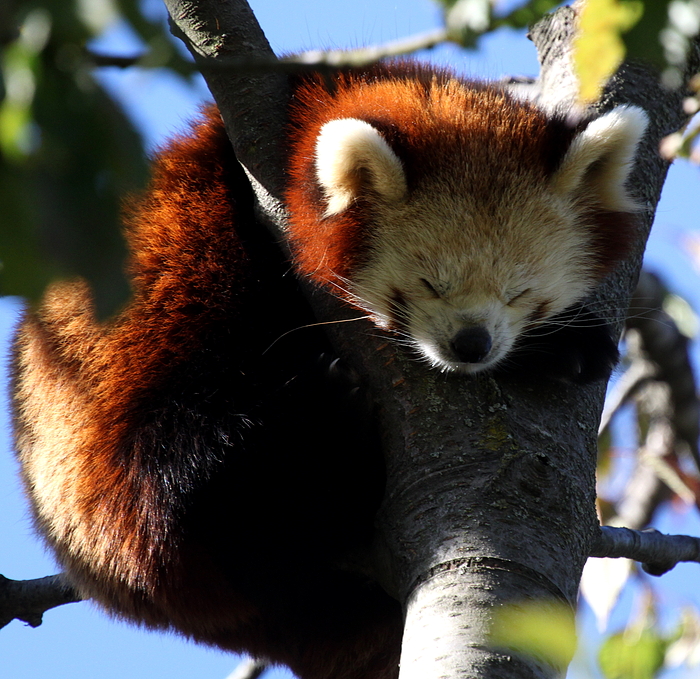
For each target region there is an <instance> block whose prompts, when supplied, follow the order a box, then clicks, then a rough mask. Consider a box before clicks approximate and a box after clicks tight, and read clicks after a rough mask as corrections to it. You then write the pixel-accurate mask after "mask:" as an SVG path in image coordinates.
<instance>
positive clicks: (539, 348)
mask: <svg viewBox="0 0 700 679" xmlns="http://www.w3.org/2000/svg"><path fill="white" fill-rule="evenodd" d="M290 110H291V113H290V128H289V129H290V163H289V169H290V181H289V191H288V195H287V201H288V207H289V209H290V226H289V237H290V241H291V244H292V250H293V264H294V266H295V268H296V270H297V272H298V273H299V274H300V275H302V276H305V277H309V278H311V279H312V280H313V281H315V282H316V283H317V284H319V285H322V286H327V287H329V288H330V289H331V290H333V291H335V292H336V294H339V295H340V296H341V297H343V298H344V299H346V300H347V301H348V302H350V303H351V304H353V305H355V306H357V307H359V308H361V309H364V310H366V311H367V312H368V313H369V314H370V316H371V317H372V318H373V319H374V320H375V322H376V323H377V325H379V326H380V327H383V328H386V329H389V330H396V331H398V332H400V333H403V334H405V335H409V336H411V338H412V341H413V344H414V347H415V349H416V351H417V352H418V354H419V355H422V356H423V357H424V358H426V360H429V361H430V362H431V363H433V364H434V365H436V366H437V367H439V368H440V369H443V370H456V371H460V372H470V371H471V372H473V371H475V370H477V369H480V368H481V367H485V368H494V367H495V368H501V367H503V365H506V366H508V365H510V366H511V367H512V366H516V367H517V366H518V358H517V357H518V356H520V357H521V359H520V367H524V368H528V367H529V366H531V364H532V362H533V360H534V359H533V360H531V359H532V356H535V357H537V356H539V355H540V353H542V352H544V355H546V356H548V358H547V362H548V363H549V364H550V367H551V368H552V370H553V372H554V373H555V376H557V377H568V378H572V379H581V380H586V379H596V378H598V377H601V376H604V375H605V374H606V373H607V372H608V371H609V369H610V365H611V362H612V361H613V360H614V358H615V355H616V350H615V346H614V343H613V342H612V340H611V338H610V333H609V330H608V329H607V328H606V327H604V326H601V325H600V323H598V322H597V321H596V320H595V319H594V320H591V322H590V323H589V327H588V328H584V329H583V330H581V329H580V328H578V327H577V328H575V329H572V328H570V327H569V326H567V325H557V318H558V316H557V315H558V314H561V313H562V312H565V311H566V309H567V308H568V307H570V306H571V304H573V303H580V301H581V300H582V299H583V298H584V297H585V295H586V294H587V293H588V292H589V290H590V289H591V288H592V286H593V285H594V284H595V283H596V282H597V281H599V280H600V279H601V277H602V276H603V275H604V274H605V273H606V272H607V271H609V270H610V268H611V267H612V266H613V265H614V264H615V262H616V261H618V260H619V258H620V257H621V256H622V254H623V253H624V252H625V250H626V245H627V242H628V240H629V239H630V237H631V227H630V225H629V219H626V218H625V217H626V216H627V215H626V214H625V213H627V212H629V211H630V210H632V209H633V205H632V204H631V201H629V199H627V197H626V194H625V193H624V190H623V188H622V184H623V183H624V179H625V178H626V169H624V170H615V168H612V169H610V168H609V167H607V166H606V162H607V163H608V164H610V163H612V164H613V165H615V167H623V166H624V167H625V168H626V167H627V166H628V165H629V162H630V160H631V157H632V154H633V152H634V145H635V144H636V140H637V139H638V137H639V135H640V134H641V130H643V122H640V120H641V119H640V116H636V118H635V116H634V115H632V117H633V118H635V120H633V121H632V124H631V126H632V127H635V125H636V127H635V129H634V130H633V131H632V132H628V133H627V136H626V137H625V135H624V134H622V133H620V132H619V130H618V129H617V127H620V125H622V123H619V119H620V118H624V115H621V114H618V117H617V118H615V119H614V120H612V121H610V120H609V121H608V124H607V126H605V125H603V126H602V127H601V129H600V130H599V129H598V128H596V129H595V130H594V132H593V133H588V132H587V130H589V129H590V128H592V127H593V126H594V125H595V124H596V121H594V122H593V123H591V124H590V125H589V126H588V127H586V126H581V127H580V128H578V129H574V128H569V127H567V126H566V125H565V124H564V123H563V122H562V121H560V120H556V119H551V118H548V117H547V116H545V115H544V114H542V113H541V112H539V111H537V109H535V108H534V107H532V106H530V105H528V104H520V103H518V102H516V101H513V100H511V99H510V98H509V97H508V96H507V95H506V94H504V93H503V92H501V91H500V90H498V89H494V88H490V87H487V86H484V85H474V84H470V83H465V82H462V81H459V80H456V79H454V78H452V77H451V76H449V75H446V74H444V73H442V72H437V73H433V72H432V71H429V70H427V69H420V68H417V67H414V66H401V67H377V68H373V69H369V70H367V71H364V72H361V73H357V74H354V75H351V74H345V75H341V76H338V78H337V80H336V81H335V83H334V85H333V86H332V88H330V89H328V88H327V85H326V84H324V81H323V80H322V79H318V80H317V79H315V78H313V77H312V78H308V79H306V80H303V81H302V82H301V83H300V84H299V85H298V86H297V87H296V89H295V95H294V99H293V102H292V107H291V109H290ZM627 110H628V111H630V110H631V111H634V109H627ZM624 122H625V121H624V120H623V123H624ZM618 123H619V124H618ZM616 125H617V127H616ZM628 126H629V125H628ZM599 127H600V126H599ZM601 130H602V131H601ZM587 134H588V137H586V135H587ZM616 134H617V138H616V136H615V135H616ZM622 137H624V139H623V140H622V141H620V139H621V138H622ZM610 138H612V139H613V141H612V142H611V141H610ZM596 144H597V145H598V146H599V147H602V148H603V151H602V152H601V153H597V154H596V153H595V152H594V151H593V150H591V147H592V146H595V145H596ZM623 147H624V148H623ZM621 148H622V150H620V149H621ZM609 158H612V160H611V161H610V160H609ZM605 172H607V174H605ZM601 173H602V174H601ZM603 175H604V177H603V179H605V182H603V181H602V180H601V179H600V177H601V176H603ZM610 185H613V186H612V188H610ZM469 187H471V189H470V188H469ZM542 187H545V188H544V189H543V188H542ZM605 187H608V188H605ZM608 189H609V193H610V195H609V196H608V195H607V194H606V191H608ZM523 190H532V191H533V192H534V195H533V197H532V198H531V201H530V203H528V199H526V198H525V197H522V198H521V199H519V200H520V203H522V204H523V205H524V206H525V207H524V208H522V210H525V212H527V211H528V209H529V214H528V215H526V217H527V218H528V219H530V220H533V219H534V220H535V221H533V222H532V227H531V228H523V227H522V222H521V221H518V220H513V219H512V218H511V217H509V216H508V214H509V213H508V208H507V205H506V203H507V202H508V201H513V200H515V198H516V197H517V195H518V193H519V192H521V191H523ZM455 192H462V193H464V192H468V193H470V196H471V197H470V198H469V199H468V201H467V202H466V203H465V202H459V200H461V198H460V199H459V200H456V199H455ZM552 196H554V198H553V197H552ZM520 203H518V205H516V206H515V207H514V208H511V212H512V211H513V209H515V210H518V211H521V208H520ZM528 204H529V205H530V208H528V207H527V206H528ZM475 215H476V218H478V220H481V221H482V223H483V224H486V226H484V227H483V228H484V229H485V230H487V231H489V230H490V231H491V232H493V231H494V229H495V230H496V231H497V232H498V233H497V234H496V236H497V237H495V238H494V234H493V233H490V234H488V233H487V234H484V233H481V232H480V231H479V228H478V226H476V225H475V219H476V218H475ZM494 215H495V217H494ZM552 215H554V217H553V218H552V220H553V221H552V223H553V224H554V226H553V227H552V229H551V233H548V231H547V228H548V226H547V223H544V224H542V223H540V222H539V221H537V220H539V219H543V220H545V221H546V219H548V218H550V217H552ZM612 216H615V217H616V225H615V227H614V228H613V227H612V226H611V223H612ZM455 219H456V220H457V224H456V225H455V224H454V223H453V222H454V221H455ZM494 219H496V220H497V222H494ZM518 219H519V218H518ZM397 220H398V221H397ZM421 220H423V222H421ZM478 220H477V221H478ZM489 220H490V221H489ZM421 223H423V224H425V228H424V229H423V231H425V233H421V226H420V224H421ZM528 223H529V222H528ZM404 225H405V226H406V237H405V239H404V244H405V247H404V245H401V243H402V240H401V239H402V236H401V230H402V228H403V226H404ZM462 225H463V226H464V229H462ZM441 229H443V231H441ZM518 229H519V230H518ZM499 230H500V231H499ZM552 234H553V235H552ZM127 238H128V241H129V246H130V249H131V252H132V260H131V265H130V269H131V274H132V278H133V288H134V295H133V300H132V301H131V303H130V304H129V306H128V307H127V308H126V309H125V310H124V311H123V312H122V313H121V314H119V315H118V316H117V317H116V318H115V319H114V320H112V321H110V322H108V323H105V324H100V323H98V322H96V321H95V320H94V317H93V312H92V307H91V303H90V300H89V295H88V293H87V291H86V289H85V287H84V286H83V285H82V284H79V283H73V284H62V285H58V286H55V287H54V288H53V289H52V290H50V291H49V293H48V294H47V296H46V299H45V301H44V303H43V305H42V306H41V308H40V309H39V310H38V311H37V312H36V313H35V314H28V315H27V317H26V318H25V320H24V322H23V324H22V325H21V327H20V330H19V332H18V336H17V340H16V344H15V350H14V352H15V381H14V404H15V432H16V447H17V451H18V455H19V459H20V462H21V464H22V470H23V478H24V481H25V485H26V488H27V493H28V495H29V497H30V499H31V502H32V506H33V510H34V515H35V519H36V525H37V527H38V530H39V531H40V532H41V533H42V534H43V535H44V537H45V539H46V540H47V542H48V544H49V545H50V546H51V547H52V548H53V550H54V551H55V553H56V555H57V557H58V559H59V561H60V563H61V564H62V566H63V567H64V568H65V569H66V572H67V573H68V574H69V576H70V577H71V578H72V580H73V581H74V583H75V585H76V587H77V588H78V589H79V591H80V592H81V593H82V594H83V596H85V597H91V598H94V599H95V600H96V601H98V602H99V603H100V604H101V605H103V606H104V607H105V608H106V609H108V610H109V611H111V612H113V613H114V614H115V615H118V616H120V617H124V618H127V619H129V620H132V621H135V622H137V623H141V624H145V625H147V626H151V627H156V628H163V629H166V628H168V629H173V630H176V631H178V632H180V633H182V634H184V635H186V636H188V637H191V638H193V639H195V640H197V641H200V642H203V643H207V644H214V645H217V646H219V647H221V648H224V649H230V650H234V651H239V652H247V653H250V654H252V655H256V656H260V657H263V658H266V659H268V660H270V661H273V662H277V663H284V664H287V665H288V666H289V667H291V668H292V670H293V671H295V672H296V673H297V674H298V675H299V676H300V677H302V679H391V678H392V677H395V676H396V675H397V673H398V657H399V650H400V640H401V635H402V615H401V609H400V606H399V604H398V602H396V601H395V600H394V599H392V598H391V597H390V596H388V595H387V594H386V593H385V592H384V591H383V590H382V589H381V588H380V586H379V585H378V583H377V582H375V581H374V580H372V579H371V577H369V576H368V575H366V574H364V573H363V568H362V567H361V566H360V565H359V564H361V563H362V558H363V554H364V553H365V550H367V549H368V548H369V546H370V544H371V541H372V537H373V522H374V515H375V513H376V511H377V509H378V507H379V504H380V502H381V499H382V492H383V486H384V471H383V461H382V457H381V446H380V437H379V434H378V432H377V431H376V429H375V425H374V424H373V422H372V421H371V419H372V418H368V417H367V413H366V412H364V408H360V407H357V406H355V405H353V403H352V402H351V401H349V400H348V399H347V398H346V396H345V394H344V393H343V389H342V388H338V387H336V386H334V385H333V384H332V383H330V382H329V380H328V378H327V375H326V371H325V370H323V369H322V368H320V367H319V366H318V357H319V356H320V355H321V354H323V353H327V352H328V351H329V347H328V345H327V342H326V340H325V337H324V335H323V333H322V331H320V330H319V329H318V328H306V329H303V330H298V331H297V332H292V333H289V334H285V333H288V331H289V330H293V329H295V328H299V327H300V326H303V325H305V324H307V323H309V322H312V320H313V319H312V317H311V315H310V312H309V310H308V308H307V306H306V303H305V302H304V300H303V297H302V295H301V294H300V292H299V290H298V288H297V283H296V279H295V278H294V277H293V276H292V275H291V274H290V273H289V266H288V264H287V263H286V262H285V261H284V260H283V258H282V256H281V255H280V254H279V253H278V250H277V247H276V245H275V244H274V242H272V239H271V238H269V237H268V236H267V235H266V234H265V232H264V229H263V228H262V227H261V226H260V225H258V224H256V222H255V219H254V216H253V206H252V198H251V194H250V191H249V188H248V186H247V182H246V179H245V175H244V173H243V172H242V170H241V168H240V167H239V165H238V163H237V161H236V159H235V157H234V155H233V151H232V150H231V148H230V146H229V144H228V141H227V139H226V135H225V132H224V129H223V125H222V123H221V121H220V119H219V117H218V114H216V113H215V112H209V113H208V114H207V117H206V119H205V120H204V121H203V122H200V123H199V124H198V125H197V126H195V127H194V128H193V132H192V136H191V137H188V138H181V139H177V140H175V141H173V142H172V143H171V144H170V145H169V146H168V147H167V148H166V149H165V150H164V151H162V152H161V153H160V154H159V156H158V158H157V159H156V162H155V165H154V178H153V181H152V185H151V187H150V190H149V193H148V195H147V196H146V197H145V198H143V199H142V200H141V201H140V202H139V203H138V204H136V205H135V207H134V209H133V210H132V212H131V214H130V217H129V219H128V228H127ZM571 239H573V240H574V241H575V242H574V246H575V247H573V248H571V247H569V245H570V243H569V242H568V241H570V240H571ZM552 243H554V245H552ZM445 248H447V250H445ZM538 248H539V251H538ZM548 248H553V249H554V254H555V256H556V257H558V258H560V259H561V258H562V257H569V260H570V261H567V262H565V264H566V266H569V274H568V277H567V273H566V270H565V269H564V268H561V267H560V265H559V263H557V262H554V263H552V264H548V262H550V260H549V259H548V256H549V255H548V254H547V252H546V250H547V249H548ZM480 253H481V254H480ZM404 254H405V255H406V257H404ZM538 256H539V258H540V259H542V260H544V264H543V265H542V263H541V262H537V261H536V260H537V258H538ZM480 258H481V260H485V261H483V262H482V261H480ZM499 258H505V260H506V261H504V262H501V261H500V260H499ZM460 262H461V263H460ZM465 263H466V266H467V269H465V268H464V266H465ZM538 266H539V268H538ZM547 266H552V267H554V268H555V269H556V275H555V276H554V279H555V280H553V281H550V280H540V279H547ZM484 267H486V268H484ZM487 269H488V270H489V271H491V273H489V274H488V275H486V274H485V273H484V271H486V270H487ZM511 270H514V271H516V272H517V280H515V279H512V278H513V276H512V271H511ZM493 271H495V273H493ZM504 272H508V273H504ZM543 272H544V273H543ZM479 276H481V278H482V279H483V280H481V279H478V277H479ZM499 276H502V277H503V276H505V278H506V280H504V281H502V282H501V283H502V284H499V281H498V277H499ZM463 277H464V278H465V279H468V280H469V281H470V284H473V285H474V287H473V289H474V291H475V292H474V294H473V295H472V297H471V298H470V297H469V295H468V294H467V292H465V290H464V289H463V288H464V286H463V285H462V284H461V283H459V284H458V283H456V282H455V280H456V278H459V280H460V281H461V279H462V278H463ZM475 277H476V278H475ZM494 277H495V278H494ZM499 285H500V287H499ZM562 287H563V288H566V291H565V294H561V295H559V294H555V293H554V292H552V290H555V289H557V288H562ZM524 303H526V304H525V305H524V306H523V308H522V309H520V307H519V305H522V304H524ZM455 308H456V309H457V312H454V311H453V310H454V309H455ZM577 313H578V314H579V318H583V317H584V316H585V314H590V312H587V311H581V310H580V309H579V310H578V311H577ZM586 318H587V317H586ZM547 324H549V325H547ZM552 324H554V325H552ZM576 325H577V326H578V325H579V324H578V323H577V324H576ZM543 327H544V328H547V332H546V333H542V335H543V337H539V338H537V337H535V345H536V348H535V349H534V352H533V353H532V354H531V353H528V351H529V349H528V348H529V347H530V344H531V343H530V342H529V341H528V339H527V338H528V335H529V334H531V333H533V332H535V334H536V330H537V328H543ZM523 338H525V340H523ZM498 352H500V354H499V353H498ZM504 359H505V360H504ZM535 362H536V361H535ZM466 379H468V378H466Z"/></svg>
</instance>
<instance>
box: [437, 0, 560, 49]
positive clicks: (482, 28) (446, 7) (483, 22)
mask: <svg viewBox="0 0 700 679" xmlns="http://www.w3.org/2000/svg"><path fill="white" fill-rule="evenodd" d="M435 1H436V2H437V3H438V4H439V5H441V6H442V7H443V12H444V21H445V26H446V27H447V29H448V31H449V35H450V39H451V40H453V41H454V42H456V43H458V44H459V45H461V46H462V47H476V43H477V40H478V38H479V36H480V35H482V34H483V33H486V32H489V31H493V30H496V29H497V28H502V27H508V28H514V29H522V28H528V27H529V26H532V24H534V23H537V22H538V21H539V20H540V19H541V18H542V17H543V16H544V15H545V14H546V13H547V12H550V11H551V10H552V9H554V8H555V7H556V6H557V5H560V4H561V3H560V2H557V0H529V2H522V3H520V4H519V5H518V6H517V7H515V8H514V9H512V10H511V11H510V12H506V13H499V12H498V3H495V4H494V2H493V0H435Z"/></svg>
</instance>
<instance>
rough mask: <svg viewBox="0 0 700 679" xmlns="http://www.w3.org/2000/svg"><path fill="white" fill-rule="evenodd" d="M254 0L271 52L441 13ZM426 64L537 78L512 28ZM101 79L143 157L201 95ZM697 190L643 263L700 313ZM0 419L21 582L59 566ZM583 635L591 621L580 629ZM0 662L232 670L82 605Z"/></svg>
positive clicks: (689, 172)
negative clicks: (37, 528) (690, 247)
mask: <svg viewBox="0 0 700 679" xmlns="http://www.w3.org/2000/svg"><path fill="white" fill-rule="evenodd" d="M251 4H252V7H253V10H254V11H255V13H256V15H257V16H258V19H259V21H260V23H261V25H262V26H263V29H264V30H265V33H266V35H267V36H268V39H269V40H270V42H271V44H272V46H273V49H275V51H276V52H278V53H288V52H294V51H299V50H303V49H310V48H319V47H321V48H328V47H332V48H343V47H355V46H360V45H366V44H372V43H378V42H383V41H387V40H392V39H395V38H399V37H403V36H407V35H410V34H413V33H417V32H422V31H425V30H429V29H431V28H434V27H436V26H437V25H438V21H439V15H438V11H437V7H436V5H434V4H433V3H432V2H429V0H401V2H393V1H388V0H354V1H353V2H351V3H349V2H338V1H337V0H324V1H323V2H321V1H319V0H297V1H296V2H294V3H289V2H281V1H280V0H257V1H254V2H252V3H251ZM510 4H513V3H510ZM148 6H149V7H150V8H152V11H153V12H154V13H160V12H161V11H162V10H161V8H160V4H159V2H158V0H148ZM100 47H101V48H102V49H104V50H105V51H110V52H114V53H119V52H123V53H127V54H129V53H131V52H132V51H133V48H134V47H138V44H135V43H134V42H133V38H132V37H131V36H130V35H128V33H126V32H125V31H124V30H123V27H119V26H114V27H113V28H112V29H111V30H110V31H109V32H108V34H107V35H106V36H105V38H104V39H103V40H102V41H101V43H100ZM425 57H426V58H430V59H431V60H434V61H438V62H440V63H442V64H449V65H450V66H452V67H453V68H454V69H456V70H457V71H459V72H461V73H464V74H469V75H472V76H476V77H480V78H499V77H501V76H504V75H535V74H536V73H537V70H538V64H537V59H536V54H535V50H534V47H533V46H532V44H531V43H530V42H529V41H528V40H527V39H526V38H525V36H524V34H522V33H517V34H516V33H513V32H511V31H501V32H500V33H499V34H497V35H495V36H490V37H489V38H487V39H485V40H484V41H483V42H482V45H481V49H480V50H479V52H475V53H465V52H461V51H458V50H456V49H453V48H450V47H444V48H439V49H436V50H434V51H433V52H431V53H430V54H428V55H425ZM101 77H102V78H103V81H104V82H105V84H106V85H107V86H108V87H109V88H110V89H111V90H112V91H113V92H114V93H115V95H116V96H118V97H119V98H120V99H121V100H122V101H123V102H124V104H125V106H126V108H127V110H128V112H129V113H130V114H131V115H132V116H133V118H134V120H135V121H136V123H137V124H138V126H139V127H140V129H142V131H143V133H144V135H145V137H146V139H147V142H148V146H149V148H151V149H152V148H154V147H155V146H157V145H158V144H159V143H161V142H162V141H163V140H164V139H166V138H167V136H168V135H170V134H172V133H173V132H176V131H179V130H181V129H182V128H183V127H184V123H185V121H187V120H188V119H190V118H191V117H192V116H194V115H196V111H197V109H198V107H199V104H200V102H201V100H202V98H203V97H205V96H206V89H205V87H204V86H203V85H202V84H200V85H198V86H196V87H194V88H190V87H186V86H184V85H183V84H182V83H181V82H180V81H179V80H177V79H176V78H175V77H173V76H168V75H164V74H162V73H159V72H141V71H127V72H120V71H116V70H111V69H110V70H105V71H103V73H102V75H101ZM699 188H700V176H699V175H698V169H697V168H695V167H691V166H689V165H687V164H685V163H679V164H677V165H676V166H675V167H674V168H673V169H672V171H671V174H670V179H669V182H668V183H667V186H666V189H665V191H664V197H663V200H662V203H661V205H660V207H659V211H658V214H657V219H656V226H655V227H654V232H653V235H652V238H651V241H650V246H649V252H648V255H647V262H648V265H649V266H650V267H651V268H653V269H654V270H656V271H658V272H659V273H661V274H662V275H663V276H664V278H665V279H666V280H667V282H668V283H669V284H670V286H671V287H672V288H673V289H675V290H676V291H677V292H679V293H680V294H682V295H684V296H686V297H687V298H688V299H689V300H690V301H691V302H692V303H693V304H694V305H695V308H696V309H700V296H699V293H698V291H699V290H700V286H699V285H698V276H697V272H696V270H695V269H694V267H693V263H692V261H691V259H690V257H689V255H688V254H687V253H686V252H685V251H684V250H683V247H682V245H683V240H684V237H685V235H686V234H688V233H689V232H692V231H693V230H695V229H697V227H698V222H697V217H696V214H697V195H698V190H699ZM18 305H19V302H18V300H13V299H5V300H0V352H1V353H2V354H4V352H5V348H4V347H6V346H7V344H6V343H7V338H8V336H9V332H10V328H11V325H12V323H13V322H14V318H15V315H16V312H17V309H18ZM3 368H4V365H3ZM0 380H2V382H3V383H5V382H6V377H5V376H4V375H2V374H0ZM6 417H7V416H6V410H5V409H4V408H2V409H0V573H3V574H4V575H6V576H7V577H11V578H17V579H24V578H32V577H40V576H43V575H47V574H50V573H53V572H55V570H56V568H55V566H54V564H53V562H52V560H51V558H50V557H49V556H47V555H46V554H45V552H44V550H43V548H42V547H41V545H40V544H39V543H38V541H37V540H36V539H35V538H34V537H33V535H32V529H31V526H30V522H29V519H28V513H27V509H26V506H25V503H24V501H23V499H22V497H21V492H20V490H19V485H18V483H17V479H16V468H15V464H14V460H13V458H12V453H11V451H10V442H9V439H8V436H7V432H8V429H9V423H8V422H7V419H6ZM663 529H664V530H667V531H669V532H677V531H687V532H694V533H695V534H700V527H699V526H698V522H697V517H696V515H695V512H694V511H692V510H685V509H683V508H681V511H678V512H675V513H674V512H667V513H666V514H665V515H664V517H663ZM697 568H698V567H697V566H681V567H680V568H679V569H677V571H676V572H675V573H674V574H672V575H670V576H666V580H665V581H664V585H665V586H666V590H664V591H665V594H664V596H665V601H667V602H668V603H667V610H666V615H667V617H668V619H669V620H671V619H672V618H673V616H674V612H675V611H676V610H677V609H678V608H679V607H680V606H681V605H682V603H683V602H685V601H689V600H692V599H693V598H694V597H695V595H694V593H693V591H692V589H691V588H690V587H689V586H688V583H690V582H697V580H698V578H697V570H696V569H697ZM691 569H692V570H691ZM634 596H635V595H634V593H633V592H632V591H629V592H627V593H626V595H625V597H626V598H625V601H624V602H623V605H624V606H625V607H626V608H627V609H629V607H631V606H632V605H633V603H634ZM695 603H697V599H695ZM590 629H591V625H590V621H588V622H586V630H587V632H588V631H589V630H590ZM0 658H2V670H0V672H1V673H2V674H3V676H7V677H12V678H13V679H45V678H46V677H50V678H51V679H69V678H70V679H74V678H75V677H80V678H89V679H113V678H116V677H119V678H120V679H121V678H123V677H130V679H141V678H144V679H145V678H146V677H148V679H161V678H162V679H165V678H166V677H167V679H186V678H187V679H190V678H192V677H197V678H198V679H225V677H226V676H227V675H228V674H229V673H230V672H231V670H232V669H233V668H234V666H235V664H236V659H235V658H234V657H232V656H230V655H226V654H223V653H219V652H217V651H214V650H209V649H204V648H201V647H197V646H195V645H193V644H190V643H188V642H185V641H183V640H181V639H178V638H176V637H174V636H171V635H163V634H155V633H150V632H144V631H142V630H138V629H135V628H133V627H130V626H128V625H125V624H122V623H119V622H115V621H112V620H110V619H109V618H108V617H107V616H105V615H104V614H103V613H101V612H99V611H98V610H96V609H95V607H93V606H92V605H91V604H89V603H81V604H72V605H70V606H65V607H61V608H59V609H55V610H53V611H50V612H49V613H47V615H46V616H45V622H44V624H43V625H42V626H41V627H40V628H38V629H35V630H32V629H30V628H28V627H26V626H24V625H22V624H21V623H19V622H18V621H15V622H13V623H11V624H10V625H9V626H8V627H7V628H6V629H4V630H2V631H1V632H0ZM289 676H290V675H289V674H288V673H285V672H282V671H280V672H278V673H275V674H274V675H272V674H271V675H269V677H270V679H273V678H275V679H279V678H280V677H289ZM573 676H575V677H577V678H583V677H586V676H588V677H591V676H594V675H591V674H587V673H585V672H584V671H583V670H580V669H579V670H575V671H572V677H573Z"/></svg>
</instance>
